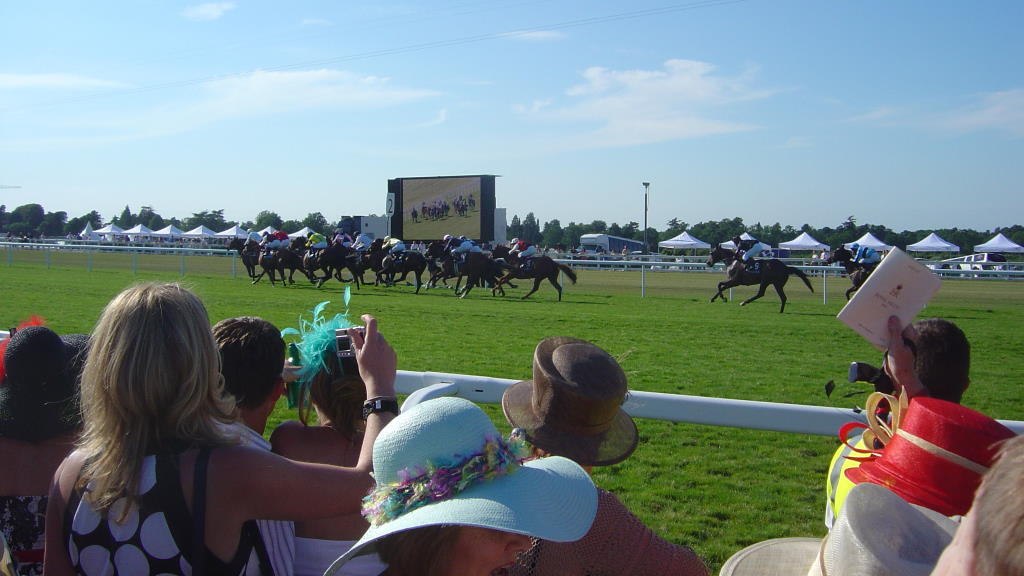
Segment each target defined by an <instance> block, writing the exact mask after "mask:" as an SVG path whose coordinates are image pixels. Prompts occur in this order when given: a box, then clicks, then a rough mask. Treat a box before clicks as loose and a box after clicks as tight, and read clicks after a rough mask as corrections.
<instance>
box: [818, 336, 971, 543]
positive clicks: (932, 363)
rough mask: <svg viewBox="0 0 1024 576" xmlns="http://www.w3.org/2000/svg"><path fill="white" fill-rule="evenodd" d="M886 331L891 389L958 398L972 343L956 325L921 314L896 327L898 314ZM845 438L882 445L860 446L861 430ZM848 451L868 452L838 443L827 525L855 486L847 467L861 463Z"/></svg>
mask: <svg viewBox="0 0 1024 576" xmlns="http://www.w3.org/2000/svg"><path fill="white" fill-rule="evenodd" d="M889 335H890V339H889V341H890V342H891V344H890V346H889V350H888V351H886V355H885V360H884V363H883V368H884V370H885V373H886V374H887V375H888V376H889V378H890V379H891V380H892V385H893V388H894V390H895V391H894V394H896V395H899V394H900V393H901V392H904V391H905V393H906V394H907V396H908V398H914V397H916V396H931V397H933V398H939V399H941V400H946V401H948V402H954V403H956V404H959V403H960V399H961V398H962V397H963V394H964V391H966V390H967V387H968V386H969V385H970V383H971V380H970V377H969V375H968V372H969V370H970V366H971V345H970V344H969V343H968V342H967V337H966V336H964V333H963V331H961V330H960V328H958V327H957V326H956V325H955V324H953V323H952V322H949V321H948V320H942V319H940V318H926V319H924V320H918V321H917V322H914V323H913V324H911V325H909V326H907V327H906V329H903V330H901V326H900V324H899V320H898V319H896V318H890V319H889ZM849 444H850V445H852V446H854V448H857V449H859V450H864V449H866V448H871V449H880V448H881V446H870V447H865V445H864V440H863V436H855V437H852V438H850V439H849ZM848 456H852V457H855V458H857V457H865V456H867V454H864V453H862V452H861V453H858V452H856V451H854V450H851V448H850V447H849V446H846V445H842V446H840V447H839V449H838V450H836V452H835V454H834V455H833V456H832V461H831V462H830V463H829V472H828V477H827V478H826V481H825V495H826V500H825V525H826V526H828V527H829V528H831V527H832V522H833V521H834V520H835V519H836V517H838V516H839V511H840V510H841V509H842V506H843V502H844V501H845V500H846V495H847V494H848V493H849V492H850V489H851V488H853V486H854V483H853V481H852V480H850V479H849V478H848V477H847V476H846V470H848V469H850V468H855V467H857V466H860V462H858V461H856V460H850V459H848V458H847V457H848Z"/></svg>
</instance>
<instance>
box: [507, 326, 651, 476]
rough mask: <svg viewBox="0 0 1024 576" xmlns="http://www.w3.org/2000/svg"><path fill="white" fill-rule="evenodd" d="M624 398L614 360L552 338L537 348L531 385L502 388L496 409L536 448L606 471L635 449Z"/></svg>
mask: <svg viewBox="0 0 1024 576" xmlns="http://www.w3.org/2000/svg"><path fill="white" fill-rule="evenodd" d="M625 399H626V375H625V373H623V371H622V368H621V367H619V364H618V362H616V361H615V359H614V358H612V357H611V356H610V355H609V354H608V353H607V352H605V351H604V350H602V349H600V348H598V347H597V346H595V345H593V344H591V343H590V342H586V341H584V340H579V339H577V338H568V337H557V338H547V339H544V340H541V342H540V343H539V344H537V348H536V349H535V350H534V352H533V380H526V381H523V382H518V383H516V384H513V385H512V386H510V387H509V388H508V389H506V390H505V394H504V396H502V399H501V407H502V409H503V410H504V411H505V418H507V419H508V421H509V422H510V423H511V424H512V425H513V426H515V427H517V428H520V429H522V430H524V431H525V432H526V437H527V439H528V440H529V441H530V442H531V443H533V445H535V446H537V447H538V448H541V449H543V450H545V451H546V452H549V453H551V454H557V455H559V456H565V457H566V458H571V459H572V460H574V461H576V462H578V463H579V464H582V465H584V466H608V465H611V464H616V463H618V462H621V461H623V460H625V459H626V458H628V457H629V455H630V454H632V453H633V450H635V449H636V444H637V438H638V435H637V430H636V424H635V423H634V422H633V419H632V418H630V417H629V414H626V412H625V411H623V410H622V403H623V402H624V401H625Z"/></svg>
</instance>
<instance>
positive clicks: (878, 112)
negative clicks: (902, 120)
mask: <svg viewBox="0 0 1024 576" xmlns="http://www.w3.org/2000/svg"><path fill="white" fill-rule="evenodd" d="M895 115H896V109H895V108H888V107H884V106H883V107H881V108H875V109H874V110H869V111H867V112H865V113H863V114H858V115H856V116H851V117H849V118H846V119H844V120H843V122H851V123H860V122H880V121H882V120H888V119H890V118H892V117H893V116H895Z"/></svg>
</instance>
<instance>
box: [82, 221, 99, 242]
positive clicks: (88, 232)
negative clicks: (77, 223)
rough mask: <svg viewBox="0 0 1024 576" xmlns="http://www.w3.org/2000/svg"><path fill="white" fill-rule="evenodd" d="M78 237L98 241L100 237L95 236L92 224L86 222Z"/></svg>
mask: <svg viewBox="0 0 1024 576" xmlns="http://www.w3.org/2000/svg"><path fill="white" fill-rule="evenodd" d="M78 235H79V236H81V237H82V239H83V240H99V239H100V235H99V234H97V233H96V231H95V230H93V229H92V222H86V223H85V228H82V231H81V232H79V234H78Z"/></svg>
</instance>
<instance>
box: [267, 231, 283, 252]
mask: <svg viewBox="0 0 1024 576" xmlns="http://www.w3.org/2000/svg"><path fill="white" fill-rule="evenodd" d="M262 246H263V252H264V253H270V252H272V251H274V250H277V249H278V248H284V247H286V246H288V233H287V232H285V231H284V230H278V231H276V232H273V233H269V234H266V235H265V236H264V237H263V244H262Z"/></svg>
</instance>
